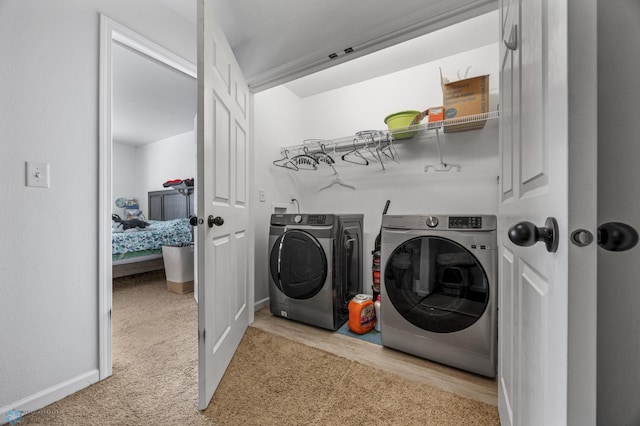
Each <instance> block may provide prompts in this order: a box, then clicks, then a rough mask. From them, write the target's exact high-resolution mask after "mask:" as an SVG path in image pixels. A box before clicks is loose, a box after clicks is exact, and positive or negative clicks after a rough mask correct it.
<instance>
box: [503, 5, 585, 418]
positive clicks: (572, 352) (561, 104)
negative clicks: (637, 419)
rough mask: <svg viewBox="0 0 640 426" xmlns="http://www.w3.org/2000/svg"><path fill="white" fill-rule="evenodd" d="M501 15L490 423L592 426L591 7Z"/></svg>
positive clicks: (535, 8)
mask: <svg viewBox="0 0 640 426" xmlns="http://www.w3.org/2000/svg"><path fill="white" fill-rule="evenodd" d="M500 10H501V36H502V41H503V42H501V45H500V61H501V62H500V63H501V73H500V76H501V82H500V184H499V191H498V193H499V201H500V202H499V215H498V238H499V246H500V254H499V260H498V270H499V291H498V298H499V301H498V309H499V311H498V312H499V314H498V334H499V336H498V345H499V347H498V380H497V381H498V394H499V398H498V399H499V402H498V405H499V411H500V420H501V423H502V424H504V425H538V424H540V425H541V424H581V425H589V424H595V421H594V419H595V417H596V416H595V397H596V381H595V378H596V363H595V360H596V359H595V353H596V332H595V330H596V313H595V309H593V306H594V305H595V300H596V290H597V287H596V276H597V273H596V250H597V245H596V244H585V242H586V241H587V240H588V238H587V235H588V234H586V233H578V234H574V237H575V238H576V240H575V241H579V242H581V243H580V245H577V244H574V243H571V241H574V240H573V239H572V237H571V235H572V233H573V231H574V230H577V229H581V230H584V231H587V232H589V233H591V234H594V235H595V234H596V232H597V231H596V227H597V225H596V210H597V209H596V207H597V206H596V200H597V199H596V187H597V186H596V175H595V173H594V172H593V171H594V170H595V164H596V153H597V149H596V148H597V138H596V135H597V129H596V123H597V119H596V118H597V114H596V112H597V111H596V110H595V105H597V102H596V90H595V88H594V85H593V81H595V79H596V77H597V76H596V68H597V56H596V54H595V53H594V52H595V51H596V49H595V45H596V39H595V37H594V36H593V34H595V33H596V21H595V15H596V1H595V0H586V1H585V2H580V8H577V7H573V5H572V2H570V1H568V0H558V1H553V2H540V1H530V2H522V1H516V0H501V1H500ZM574 23H575V24H574ZM570 92H571V96H569V93H570ZM577 123H579V124H577ZM577 336H579V338H578V337H577Z"/></svg>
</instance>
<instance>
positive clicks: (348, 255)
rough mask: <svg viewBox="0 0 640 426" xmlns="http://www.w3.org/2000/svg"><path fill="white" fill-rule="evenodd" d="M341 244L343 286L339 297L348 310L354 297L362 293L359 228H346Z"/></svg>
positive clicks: (340, 288) (339, 290) (339, 291)
mask: <svg viewBox="0 0 640 426" xmlns="http://www.w3.org/2000/svg"><path fill="white" fill-rule="evenodd" d="M340 244H341V245H342V251H341V258H340V269H341V274H340V276H341V278H342V281H341V283H342V285H341V286H339V287H338V293H339V294H338V296H339V300H340V301H341V302H342V306H343V307H344V308H346V307H347V305H348V304H349V301H351V299H352V298H353V296H355V295H356V294H359V293H362V258H361V253H362V247H361V244H362V242H361V233H360V231H359V230H358V228H357V227H355V226H354V227H345V229H344V231H343V234H342V238H341V240H340Z"/></svg>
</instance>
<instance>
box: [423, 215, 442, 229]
mask: <svg viewBox="0 0 640 426" xmlns="http://www.w3.org/2000/svg"><path fill="white" fill-rule="evenodd" d="M439 222H440V221H439V220H438V218H437V217H435V216H429V217H428V218H427V220H426V221H425V223H426V225H427V226H428V227H429V228H435V227H436V226H438V223H439Z"/></svg>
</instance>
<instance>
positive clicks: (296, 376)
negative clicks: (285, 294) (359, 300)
mask: <svg viewBox="0 0 640 426" xmlns="http://www.w3.org/2000/svg"><path fill="white" fill-rule="evenodd" d="M113 307H114V313H113V328H114V331H113V356H114V357H113V358H114V359H113V376H112V377H110V378H109V379H107V380H104V381H102V382H100V383H97V384H95V385H93V386H90V387H89V388H87V389H84V390H82V391H80V392H78V393H76V394H74V395H71V396H70V397H68V398H65V399H63V400H62V401H59V402H57V403H54V404H52V405H50V406H48V407H46V408H45V409H43V410H41V412H38V413H34V414H31V415H28V416H25V417H24V418H23V420H22V421H21V422H20V423H19V424H21V425H22V424H24V425H29V424H47V425H170V424H180V425H201V424H202V425H212V424H214V425H276V424H277V425H298V424H313V425H334V424H335V425H361V424H380V425H382V424H384V425H396V424H397V425H412V424H415V425H497V424H499V421H498V414H497V410H496V408H495V407H493V406H490V405H487V404H484V403H481V402H477V401H472V400H469V399H465V398H462V397H460V396H457V395H455V394H452V393H448V392H444V391H439V390H437V389H435V388H432V387H429V386H426V385H423V384H419V383H417V382H413V381H408V380H404V379H401V378H399V377H397V376H395V375H393V374H390V373H386V372H382V371H379V370H374V369H372V368H370V367H367V366H365V365H363V364H360V363H357V362H354V361H349V360H347V359H344V358H341V357H338V356H335V355H333V354H330V353H327V352H324V351H321V350H318V349H314V348H311V347H308V346H305V345H303V344H300V343H297V342H294V341H292V340H288V339H285V338H282V337H279V336H275V335H273V334H269V333H266V332H264V331H261V330H258V329H255V328H251V327H250V328H249V330H248V331H247V334H246V336H245V338H244V339H243V341H242V343H241V344H240V347H239V348H238V351H237V353H236V356H235V357H234V359H233V361H232V363H231V365H230V366H229V369H228V370H227V373H226V374H225V376H224V378H223V380H222V382H221V384H220V386H219V388H218V391H217V392H216V394H215V395H214V398H213V400H212V402H211V404H210V406H209V408H208V409H207V410H206V411H204V412H200V411H198V410H197V408H196V407H197V394H198V392H197V390H198V387H197V332H196V330H197V307H196V304H195V302H194V300H193V295H192V294H187V295H179V294H173V293H169V292H167V290H166V285H165V283H164V277H163V276H162V275H161V274H158V273H153V274H146V275H145V276H144V277H143V278H140V277H136V278H134V279H132V278H123V279H119V280H117V282H116V283H115V285H114V292H113Z"/></svg>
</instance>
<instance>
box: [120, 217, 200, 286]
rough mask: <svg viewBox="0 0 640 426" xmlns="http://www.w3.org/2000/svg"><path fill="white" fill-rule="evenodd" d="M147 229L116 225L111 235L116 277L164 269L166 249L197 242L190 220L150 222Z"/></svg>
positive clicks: (148, 221)
mask: <svg viewBox="0 0 640 426" xmlns="http://www.w3.org/2000/svg"><path fill="white" fill-rule="evenodd" d="M146 222H147V223H148V224H149V226H147V227H146V228H134V229H127V230H122V226H118V225H117V224H116V223H114V226H113V227H112V234H111V256H112V265H113V271H112V275H113V278H117V277H123V276H126V275H131V274H136V273H141V272H149V271H154V270H157V269H162V268H164V262H163V260H162V246H164V245H174V246H175V245H188V244H191V243H192V241H193V234H192V227H191V225H190V224H189V219H188V218H181V219H172V220H165V221H156V220H147V221H146Z"/></svg>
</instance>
